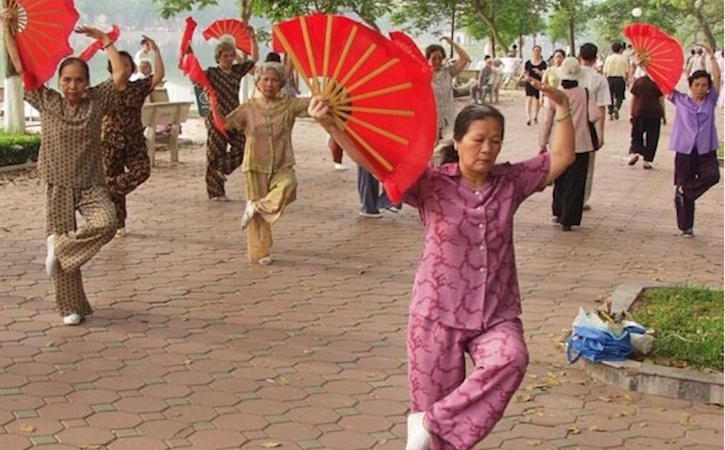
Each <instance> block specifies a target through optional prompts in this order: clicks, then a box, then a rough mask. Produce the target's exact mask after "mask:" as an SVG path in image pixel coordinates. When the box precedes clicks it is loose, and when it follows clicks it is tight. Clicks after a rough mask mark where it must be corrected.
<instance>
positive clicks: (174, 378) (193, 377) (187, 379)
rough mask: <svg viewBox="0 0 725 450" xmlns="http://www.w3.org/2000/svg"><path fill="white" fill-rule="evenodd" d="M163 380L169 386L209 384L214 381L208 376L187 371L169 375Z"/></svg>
mask: <svg viewBox="0 0 725 450" xmlns="http://www.w3.org/2000/svg"><path fill="white" fill-rule="evenodd" d="M164 379H165V380H166V381H167V382H168V383H170V384H182V385H184V386H196V385H202V384H210V383H211V382H212V381H214V378H212V377H211V376H210V375H208V374H205V373H200V372H187V371H184V372H174V373H170V374H168V375H166V376H165V377H164Z"/></svg>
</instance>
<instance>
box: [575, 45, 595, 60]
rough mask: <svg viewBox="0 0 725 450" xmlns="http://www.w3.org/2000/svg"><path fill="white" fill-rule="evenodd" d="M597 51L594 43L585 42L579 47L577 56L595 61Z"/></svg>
mask: <svg viewBox="0 0 725 450" xmlns="http://www.w3.org/2000/svg"><path fill="white" fill-rule="evenodd" d="M598 51H599V49H598V48H597V46H596V45H594V44H592V43H591V42H587V43H586V44H582V46H581V47H579V57H580V58H581V59H583V60H584V61H596V59H597V52H598Z"/></svg>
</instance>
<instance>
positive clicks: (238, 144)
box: [205, 27, 259, 201]
mask: <svg viewBox="0 0 725 450" xmlns="http://www.w3.org/2000/svg"><path fill="white" fill-rule="evenodd" d="M247 30H248V32H249V35H250V36H251V38H252V49H251V54H250V55H249V59H243V58H242V57H241V56H240V55H239V53H238V52H237V49H236V47H235V46H234V43H233V42H230V41H226V40H222V41H220V42H219V43H218V44H217V46H216V48H215V49H214V59H215V60H216V62H217V63H218V64H219V66H218V67H209V68H208V69H206V71H205V72H206V77H207V78H208V79H209V82H210V83H211V86H212V88H213V89H214V92H216V95H217V100H218V103H219V112H220V113H221V114H222V115H226V114H229V113H230V112H232V111H233V110H234V109H235V108H236V107H237V106H239V85H240V83H241V82H242V78H244V75H246V74H247V73H248V72H249V71H250V70H252V68H253V67H254V64H255V63H256V62H257V59H258V57H259V49H258V47H257V41H256V39H255V37H254V30H253V29H252V28H251V27H248V28H247ZM235 61H236V62H237V63H236V64H234V62H235ZM205 124H206V129H207V141H206V160H207V167H206V193H207V195H208V196H209V199H210V200H221V201H227V200H228V198H227V196H226V193H225V191H224V182H225V181H226V179H227V178H226V176H227V175H229V174H230V173H232V172H234V169H236V168H237V167H239V166H240V165H241V164H242V159H243V156H244V141H245V138H244V134H243V133H242V132H241V131H237V130H230V131H229V132H228V133H227V134H228V136H229V138H228V139H227V138H226V137H225V136H224V135H223V134H221V133H220V132H219V130H217V129H216V128H215V127H214V121H213V120H212V116H211V113H210V114H207V115H206V118H205ZM227 144H229V147H230V148H229V152H227Z"/></svg>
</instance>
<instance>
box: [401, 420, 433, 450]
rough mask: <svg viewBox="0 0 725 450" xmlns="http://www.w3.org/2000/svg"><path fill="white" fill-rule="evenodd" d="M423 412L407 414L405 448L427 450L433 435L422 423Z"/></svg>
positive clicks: (406, 449) (408, 449)
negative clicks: (406, 440)
mask: <svg viewBox="0 0 725 450" xmlns="http://www.w3.org/2000/svg"><path fill="white" fill-rule="evenodd" d="M424 417H425V413H424V412H417V413H412V414H411V415H409V416H408V442H407V443H406V444H405V450H428V448H429V447H430V444H431V442H432V441H433V436H432V435H431V434H430V432H429V431H428V430H426V429H425V426H424V425H423V418H424Z"/></svg>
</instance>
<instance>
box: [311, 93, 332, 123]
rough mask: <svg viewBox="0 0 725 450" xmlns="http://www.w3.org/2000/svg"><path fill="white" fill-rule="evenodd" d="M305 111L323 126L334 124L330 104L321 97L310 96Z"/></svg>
mask: <svg viewBox="0 0 725 450" xmlns="http://www.w3.org/2000/svg"><path fill="white" fill-rule="evenodd" d="M307 113H308V114H309V115H310V117H312V118H313V119H315V120H316V121H318V122H319V123H320V125H322V126H323V127H325V128H327V127H330V126H334V123H335V121H334V119H333V118H332V115H331V114H330V106H329V105H328V104H327V102H326V101H325V99H323V98H322V97H319V96H318V97H312V99H311V100H310V106H308V107H307Z"/></svg>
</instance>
